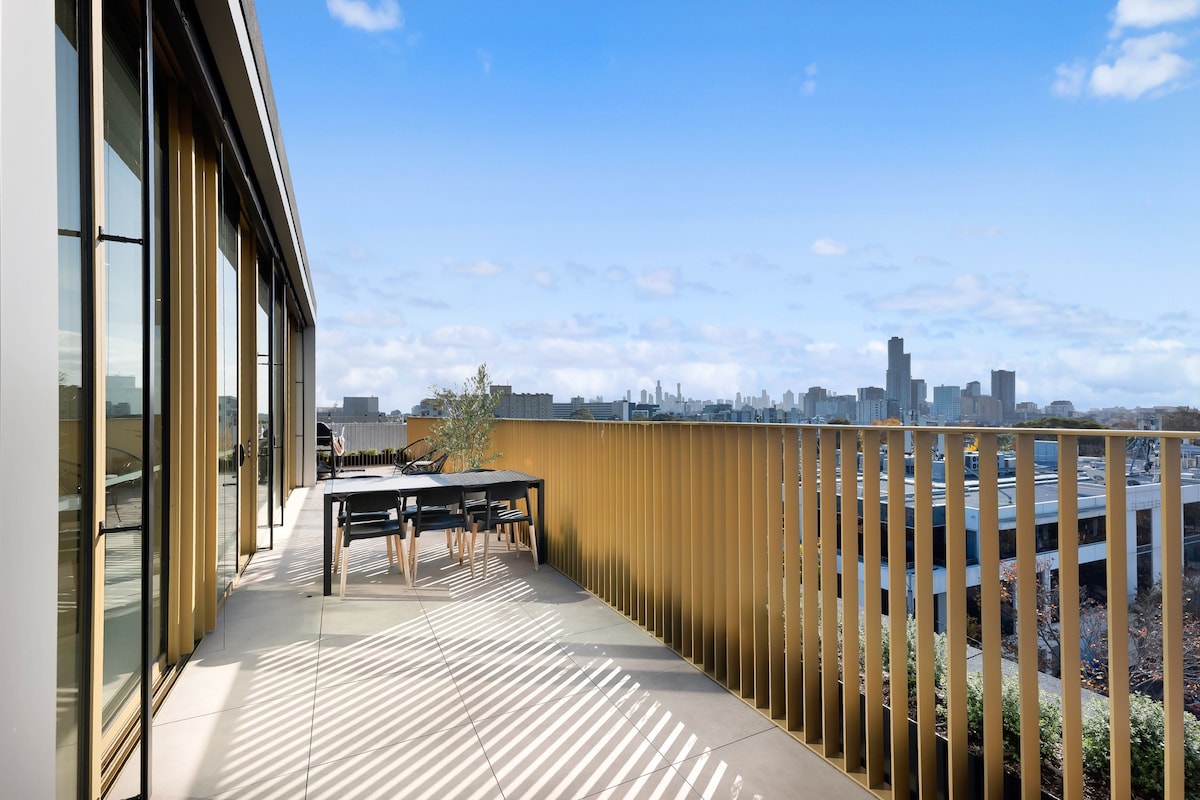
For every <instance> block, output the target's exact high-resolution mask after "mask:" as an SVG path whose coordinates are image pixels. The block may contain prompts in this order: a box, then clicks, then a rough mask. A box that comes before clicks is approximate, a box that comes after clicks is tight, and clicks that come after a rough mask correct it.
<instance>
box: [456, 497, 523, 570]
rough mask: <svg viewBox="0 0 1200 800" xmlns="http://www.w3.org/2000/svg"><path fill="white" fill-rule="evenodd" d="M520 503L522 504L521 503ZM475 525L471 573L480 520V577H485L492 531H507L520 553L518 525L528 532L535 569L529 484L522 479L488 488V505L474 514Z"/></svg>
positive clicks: (473, 566) (473, 527) (472, 535)
mask: <svg viewBox="0 0 1200 800" xmlns="http://www.w3.org/2000/svg"><path fill="white" fill-rule="evenodd" d="M522 504H523V505H522ZM473 522H474V525H473V526H472V534H471V574H472V575H474V574H475V538H476V534H477V532H478V530H479V525H480V524H481V523H482V525H483V531H484V539H483V577H484V578H486V577H487V568H488V545H489V543H490V542H491V536H490V534H491V533H492V532H497V533H499V532H501V531H502V530H505V529H506V530H507V533H508V539H507V541H510V542H511V541H513V540H514V539H516V540H517V551H518V553H519V552H520V549H521V547H520V541H519V536H520V533H519V531H520V528H521V526H522V525H524V526H527V530H528V533H529V543H528V547H529V551H530V553H531V554H532V555H533V568H534V570H537V568H538V552H537V529H536V528H535V527H534V523H533V507H532V506H531V505H530V503H529V484H527V483H523V482H516V483H501V484H498V485H496V486H492V487H490V488H489V489H488V490H487V505H486V506H485V507H483V508H481V509H479V510H478V511H476V512H475V514H474V515H473Z"/></svg>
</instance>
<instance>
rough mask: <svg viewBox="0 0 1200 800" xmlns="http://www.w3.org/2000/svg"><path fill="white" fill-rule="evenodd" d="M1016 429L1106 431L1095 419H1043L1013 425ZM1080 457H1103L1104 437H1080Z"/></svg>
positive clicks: (1040, 437) (1048, 437) (1043, 437)
mask: <svg viewBox="0 0 1200 800" xmlns="http://www.w3.org/2000/svg"><path fill="white" fill-rule="evenodd" d="M1013 427H1014V428H1068V429H1072V430H1075V429H1081V430H1104V426H1103V425H1101V424H1100V423H1099V422H1096V420H1094V419H1071V418H1068V417H1042V418H1040V419H1031V420H1029V421H1028V422H1018V423H1017V424H1015V425H1013ZM1036 438H1039V439H1053V438H1054V437H1053V436H1039V437H1036ZM1079 455H1081V456H1103V455H1104V437H1102V436H1080V437H1079Z"/></svg>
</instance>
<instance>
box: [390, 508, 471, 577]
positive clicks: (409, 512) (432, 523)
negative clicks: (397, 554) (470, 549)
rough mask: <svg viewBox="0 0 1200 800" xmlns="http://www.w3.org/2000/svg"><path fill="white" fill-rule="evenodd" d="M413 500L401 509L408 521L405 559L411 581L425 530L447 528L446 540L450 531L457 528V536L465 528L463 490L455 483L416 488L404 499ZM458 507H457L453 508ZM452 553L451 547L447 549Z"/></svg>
mask: <svg viewBox="0 0 1200 800" xmlns="http://www.w3.org/2000/svg"><path fill="white" fill-rule="evenodd" d="M407 499H412V501H413V505H412V506H409V507H408V508H407V509H406V510H405V511H404V517H405V519H406V521H407V523H408V533H409V538H408V559H409V567H408V569H409V570H411V575H412V581H416V579H417V543H418V542H419V541H420V538H421V534H422V533H424V532H425V531H446V536H447V542H448V541H449V537H450V532H451V531H457V532H458V533H459V537H460V538H461V535H462V533H463V532H465V531H466V529H467V517H466V515H465V514H463V513H462V510H461V509H462V507H463V490H462V488H461V487H458V486H435V487H430V488H428V489H418V490H416V491H415V492H412V493H411V494H410V495H409V496H408V498H406V500H405V505H406V506H407V505H408V503H407ZM454 509H459V510H457V511H456V510H454ZM450 553H451V555H453V554H454V550H453V548H451V550H450Z"/></svg>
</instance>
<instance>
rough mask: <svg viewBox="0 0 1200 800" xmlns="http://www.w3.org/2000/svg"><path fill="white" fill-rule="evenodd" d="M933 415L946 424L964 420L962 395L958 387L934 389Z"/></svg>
mask: <svg viewBox="0 0 1200 800" xmlns="http://www.w3.org/2000/svg"><path fill="white" fill-rule="evenodd" d="M933 414H934V416H936V417H942V418H943V419H945V420H946V422H958V421H959V420H960V419H962V394H961V392H960V391H959V388H958V387H957V386H935V387H933Z"/></svg>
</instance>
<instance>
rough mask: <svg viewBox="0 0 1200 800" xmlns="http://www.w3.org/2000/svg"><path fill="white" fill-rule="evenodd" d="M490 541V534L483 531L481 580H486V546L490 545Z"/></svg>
mask: <svg viewBox="0 0 1200 800" xmlns="http://www.w3.org/2000/svg"><path fill="white" fill-rule="evenodd" d="M491 541H492V532H491V531H484V533H483V579H484V580H487V568H488V545H489V544H491Z"/></svg>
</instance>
